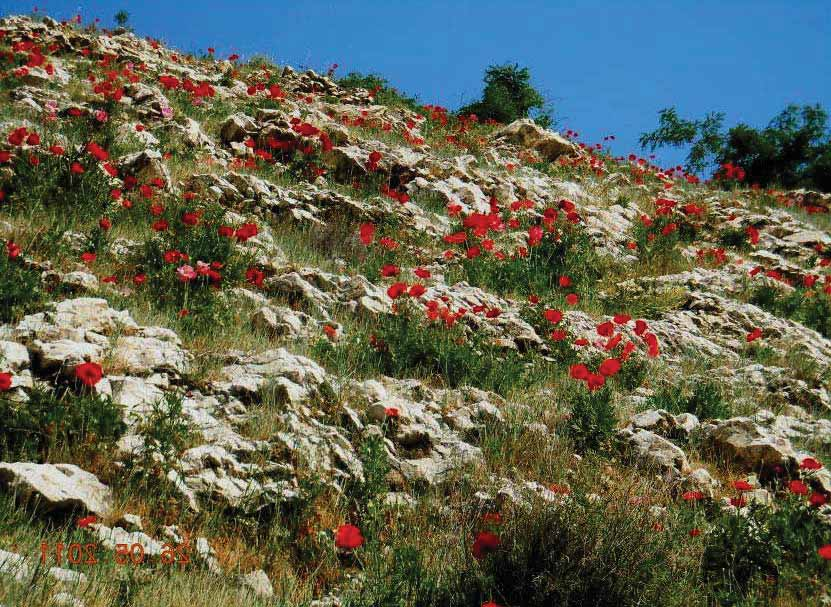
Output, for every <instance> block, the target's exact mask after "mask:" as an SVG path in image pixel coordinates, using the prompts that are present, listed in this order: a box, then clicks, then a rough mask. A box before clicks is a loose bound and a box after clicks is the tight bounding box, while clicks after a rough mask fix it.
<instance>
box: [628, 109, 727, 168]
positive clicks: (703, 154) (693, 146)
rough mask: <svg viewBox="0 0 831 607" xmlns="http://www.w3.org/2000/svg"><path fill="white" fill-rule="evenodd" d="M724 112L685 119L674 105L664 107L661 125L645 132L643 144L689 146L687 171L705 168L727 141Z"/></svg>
mask: <svg viewBox="0 0 831 607" xmlns="http://www.w3.org/2000/svg"><path fill="white" fill-rule="evenodd" d="M722 122H724V114H722V113H720V112H711V113H709V114H707V115H706V116H705V117H704V119H703V120H684V119H683V118H681V117H679V116H678V112H677V111H676V109H675V108H674V107H670V108H664V109H663V110H661V111H660V113H659V114H658V128H657V129H655V130H654V131H652V132H651V133H643V134H642V135H641V138H640V144H641V147H644V148H646V147H648V148H649V149H650V150H651V151H653V152H654V151H655V150H656V149H657V148H659V147H665V146H670V147H675V148H682V147H686V146H690V152H689V155H688V156H687V170H688V171H696V172H697V171H703V170H704V169H705V168H706V167H707V166H708V165H709V164H711V163H712V162H713V160H714V159H715V157H716V156H717V155H718V154H719V153H720V152H721V149H722V147H723V145H724V141H723V135H722V134H721V125H722Z"/></svg>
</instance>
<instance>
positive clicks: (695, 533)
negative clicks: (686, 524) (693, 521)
mask: <svg viewBox="0 0 831 607" xmlns="http://www.w3.org/2000/svg"><path fill="white" fill-rule="evenodd" d="M689 534H690V537H698V536H699V535H701V529H698V528H695V529H690V531H689Z"/></svg>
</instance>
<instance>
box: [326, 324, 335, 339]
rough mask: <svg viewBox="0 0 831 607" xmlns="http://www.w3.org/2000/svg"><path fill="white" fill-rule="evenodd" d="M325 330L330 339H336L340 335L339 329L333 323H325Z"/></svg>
mask: <svg viewBox="0 0 831 607" xmlns="http://www.w3.org/2000/svg"><path fill="white" fill-rule="evenodd" d="M323 332H324V333H325V334H326V337H328V338H329V339H335V338H336V337H337V335H338V330H337V329H335V327H333V326H332V325H323Z"/></svg>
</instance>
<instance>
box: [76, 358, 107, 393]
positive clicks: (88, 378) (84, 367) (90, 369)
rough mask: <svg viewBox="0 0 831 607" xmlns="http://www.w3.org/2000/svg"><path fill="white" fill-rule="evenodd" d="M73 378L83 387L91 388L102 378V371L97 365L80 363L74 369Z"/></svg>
mask: <svg viewBox="0 0 831 607" xmlns="http://www.w3.org/2000/svg"><path fill="white" fill-rule="evenodd" d="M75 377H77V378H78V379H79V380H80V381H81V383H82V384H84V385H85V386H87V387H89V388H92V387H93V386H94V385H95V384H97V383H98V382H99V381H101V378H102V377H104V371H103V369H101V365H99V364H98V363H81V364H80V365H78V366H77V367H75Z"/></svg>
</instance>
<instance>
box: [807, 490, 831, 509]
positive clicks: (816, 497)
mask: <svg viewBox="0 0 831 607" xmlns="http://www.w3.org/2000/svg"><path fill="white" fill-rule="evenodd" d="M808 503H809V504H811V505H812V506H814V507H815V508H819V507H820V506H824V505H825V504H826V503H828V498H827V497H825V496H824V495H823V494H822V493H819V492H818V491H814V492H813V493H811V497H809V498H808Z"/></svg>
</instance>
